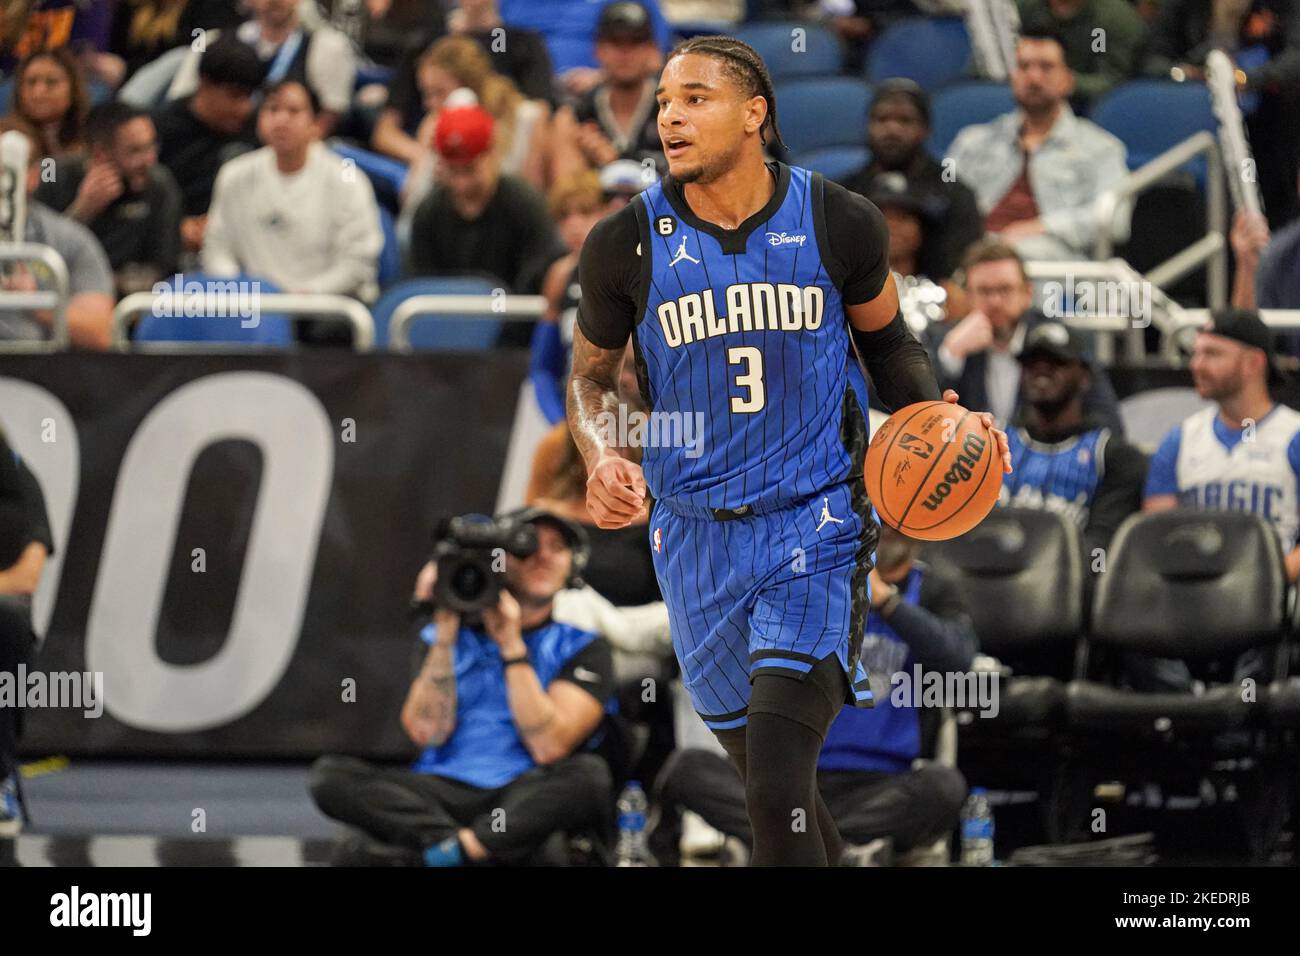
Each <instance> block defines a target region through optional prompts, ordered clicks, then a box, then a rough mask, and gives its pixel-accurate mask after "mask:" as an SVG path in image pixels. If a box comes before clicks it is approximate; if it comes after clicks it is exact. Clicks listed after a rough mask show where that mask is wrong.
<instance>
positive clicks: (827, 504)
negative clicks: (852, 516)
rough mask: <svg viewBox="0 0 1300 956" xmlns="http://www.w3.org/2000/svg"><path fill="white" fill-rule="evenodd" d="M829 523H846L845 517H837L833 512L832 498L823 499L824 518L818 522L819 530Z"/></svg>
mask: <svg viewBox="0 0 1300 956" xmlns="http://www.w3.org/2000/svg"><path fill="white" fill-rule="evenodd" d="M828 524H844V519H843V518H836V517H835V516H834V515H832V514H831V499H830V498H823V499H822V520H821V521H819V522H817V530H818V531H820V530H821V529H822V528H824V527H826V525H828Z"/></svg>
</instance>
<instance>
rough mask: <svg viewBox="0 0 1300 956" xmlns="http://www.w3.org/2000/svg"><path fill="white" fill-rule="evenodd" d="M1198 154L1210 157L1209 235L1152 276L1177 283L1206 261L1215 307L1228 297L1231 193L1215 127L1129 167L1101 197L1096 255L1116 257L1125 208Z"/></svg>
mask: <svg viewBox="0 0 1300 956" xmlns="http://www.w3.org/2000/svg"><path fill="white" fill-rule="evenodd" d="M1198 156H1204V157H1205V159H1206V164H1207V168H1206V177H1205V208H1206V218H1207V222H1206V225H1207V227H1208V228H1207V231H1206V234H1205V235H1204V236H1202V237H1201V238H1200V239H1198V240H1197V241H1196V242H1194V243H1192V244H1191V245H1190V246H1188V247H1186V248H1185V249H1182V250H1180V251H1179V252H1176V253H1175V254H1174V255H1172V256H1170V257H1169V258H1168V259H1166V260H1165V261H1164V262H1162V263H1160V265H1158V266H1156V267H1154V268H1153V269H1151V270H1150V271H1149V272H1148V273H1147V274H1146V277H1145V278H1146V280H1147V281H1148V282H1150V283H1152V284H1153V285H1154V286H1156V287H1157V288H1159V287H1161V286H1167V285H1171V284H1172V283H1174V282H1177V281H1178V280H1179V279H1181V278H1183V276H1185V275H1188V274H1189V273H1191V272H1193V271H1194V270H1196V269H1197V268H1199V267H1200V266H1201V265H1205V266H1206V301H1208V302H1209V303H1210V307H1211V308H1214V309H1218V308H1222V307H1223V306H1225V305H1226V304H1227V302H1228V244H1227V240H1226V238H1225V237H1226V235H1227V229H1228V197H1227V189H1226V186H1225V183H1224V171H1223V159H1222V157H1221V155H1220V153H1219V143H1218V141H1217V140H1216V139H1215V138H1214V135H1213V134H1212V133H1208V132H1205V131H1204V130H1202V131H1201V132H1199V133H1195V134H1193V135H1192V136H1189V137H1188V138H1187V139H1185V140H1183V141H1182V142H1181V143H1178V144H1177V145H1175V146H1171V147H1170V148H1169V149H1167V150H1165V151H1164V152H1163V153H1161V154H1160V155H1159V156H1157V157H1155V158H1154V159H1152V160H1151V161H1150V162H1148V163H1145V164H1144V165H1143V166H1142V167H1141V168H1139V169H1135V170H1134V171H1133V172H1131V173H1129V174H1128V175H1127V176H1125V177H1124V179H1123V180H1122V181H1121V182H1120V183H1119V184H1118V185H1117V186H1116V187H1115V188H1114V189H1109V190H1107V191H1106V192H1104V193H1102V194H1101V195H1100V196H1098V197H1097V199H1096V201H1095V202H1094V204H1093V211H1094V214H1095V215H1096V218H1097V225H1098V229H1097V241H1096V243H1095V244H1094V246H1093V259H1095V260H1097V261H1099V262H1102V261H1106V260H1108V259H1110V258H1111V257H1112V256H1113V255H1114V250H1115V230H1116V223H1117V220H1118V219H1119V217H1120V215H1121V214H1129V213H1131V211H1132V209H1131V206H1130V203H1131V201H1132V200H1134V199H1135V198H1136V197H1137V196H1138V195H1139V194H1141V193H1142V192H1144V191H1146V190H1147V189H1148V188H1150V187H1151V186H1153V185H1155V184H1156V183H1157V182H1158V181H1159V180H1161V179H1163V178H1164V177H1165V176H1167V175H1169V174H1170V173H1172V172H1173V171H1174V170H1176V169H1179V168H1181V167H1182V166H1184V165H1185V164H1187V163H1188V162H1190V161H1191V160H1193V159H1196V158H1197V157H1198ZM1130 336H1131V343H1132V344H1130V350H1132V351H1135V352H1136V354H1140V351H1141V349H1140V343H1141V339H1142V337H1143V336H1142V330H1141V329H1140V328H1135V329H1133V330H1132V332H1131V333H1130Z"/></svg>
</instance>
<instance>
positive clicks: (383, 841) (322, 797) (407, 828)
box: [310, 509, 614, 866]
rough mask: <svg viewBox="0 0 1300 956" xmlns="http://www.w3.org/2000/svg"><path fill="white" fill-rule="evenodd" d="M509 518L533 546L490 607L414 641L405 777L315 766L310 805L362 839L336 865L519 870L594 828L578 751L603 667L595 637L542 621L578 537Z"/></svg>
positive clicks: (446, 620)
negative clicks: (417, 649)
mask: <svg viewBox="0 0 1300 956" xmlns="http://www.w3.org/2000/svg"><path fill="white" fill-rule="evenodd" d="M516 519H517V520H520V521H526V522H528V523H530V524H532V525H534V526H535V528H536V530H537V544H538V547H537V551H536V553H534V554H533V555H532V556H530V557H528V558H515V557H512V556H508V557H507V558H506V570H505V587H504V588H503V589H502V592H501V596H500V600H499V602H498V604H497V606H496V607H494V608H489V609H488V610H487V611H485V612H484V613H483V615H482V617H483V621H482V623H481V624H473V625H471V624H467V623H465V622H463V621H462V620H461V619H460V617H459V615H457V614H455V613H454V612H452V611H450V610H448V609H445V608H439V609H437V611H436V612H435V616H434V620H433V622H432V623H430V624H428V625H427V626H425V627H424V629H423V630H422V632H421V638H422V639H423V641H424V642H425V643H426V644H428V645H429V650H428V652H427V653H426V655H425V658H424V663H423V665H422V666H421V668H420V672H419V674H418V676H417V677H416V678H415V681H414V682H413V683H412V684H411V689H410V692H409V694H408V695H407V698H406V704H405V706H404V707H403V708H402V726H403V727H404V728H405V730H406V732H407V734H408V735H409V736H410V738H411V740H413V741H414V742H415V743H416V744H417V745H418V746H420V747H422V748H424V749H423V752H422V753H421V754H420V756H419V758H418V759H417V760H416V762H415V765H414V766H413V767H412V768H411V769H410V770H399V769H388V768H382V767H376V766H372V765H370V764H367V763H365V762H363V761H361V760H357V759H354V758H350V757H337V756H327V757H322V758H321V759H320V760H318V761H317V762H316V765H315V766H314V767H313V769H312V778H311V783H310V788H311V793H312V797H313V798H314V799H315V801H316V805H317V806H318V807H319V808H320V809H321V811H322V812H323V813H325V814H326V815H327V816H330V817H332V818H334V819H336V820H339V821H341V822H343V823H346V824H349V825H351V826H352V827H355V828H357V829H359V830H360V831H361V833H360V834H358V835H357V836H355V837H354V838H353V839H352V840H351V841H346V842H345V844H344V846H343V847H341V848H340V851H341V852H340V854H339V855H338V856H337V857H336V862H345V863H346V862H351V863H378V862H386V863H389V864H392V865H402V864H409V865H418V864H419V863H420V862H423V863H424V864H426V865H429V866H458V865H463V864H468V863H480V862H487V861H490V860H493V861H501V862H507V863H513V862H521V861H524V860H526V859H528V858H529V857H530V856H531V855H532V854H533V853H534V852H535V851H536V850H537V849H538V848H539V847H540V846H541V845H542V844H543V843H544V842H545V841H546V840H547V839H548V838H549V837H550V836H551V835H552V834H554V833H557V832H568V831H571V830H575V829H580V828H583V827H594V828H597V829H601V828H604V827H606V825H607V823H608V815H609V810H610V807H611V805H612V802H613V797H612V794H611V789H612V782H611V777H610V771H609V769H608V767H607V766H606V764H605V763H604V761H603V760H602V759H601V758H600V757H598V756H596V755H595V754H593V753H585V752H583V749H584V745H586V744H588V743H591V742H593V741H592V738H593V735H594V734H595V733H596V731H597V728H598V727H599V726H600V724H601V722H602V719H603V717H604V714H605V711H606V707H607V703H608V702H609V700H610V698H611V697H612V695H613V691H614V673H613V660H612V654H611V651H610V648H609V645H608V644H607V643H606V641H605V640H604V638H602V637H600V636H598V635H597V634H595V633H594V632H592V631H589V630H585V629H582V628H578V627H574V626H572V625H568V624H560V623H557V622H556V621H555V620H553V619H552V616H551V613H552V610H553V605H554V599H555V596H556V594H558V593H559V592H560V591H561V590H562V589H563V588H564V587H566V586H567V585H568V584H569V583H571V582H573V581H574V579H575V567H577V566H578V565H575V557H574V555H575V551H581V552H585V548H586V545H585V540H584V536H583V534H582V532H581V531H580V530H579V529H577V528H576V527H575V526H574V525H572V524H571V523H570V522H568V521H566V520H565V519H563V518H561V517H559V516H557V515H554V514H551V513H549V512H544V511H541V510H539V509H529V510H527V511H525V512H520V513H517V514H516ZM580 563H581V562H580V561H579V564H580ZM435 577H436V568H435V565H433V564H429V565H427V566H426V567H425V568H424V570H423V571H422V572H421V573H420V577H419V579H418V580H417V582H416V598H417V600H430V599H431V597H432V594H433V584H434V580H435Z"/></svg>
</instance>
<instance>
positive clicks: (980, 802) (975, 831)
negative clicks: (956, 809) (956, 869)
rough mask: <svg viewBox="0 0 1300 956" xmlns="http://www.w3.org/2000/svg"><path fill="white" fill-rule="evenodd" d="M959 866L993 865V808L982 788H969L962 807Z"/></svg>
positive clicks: (986, 792)
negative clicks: (968, 793) (969, 790)
mask: <svg viewBox="0 0 1300 956" xmlns="http://www.w3.org/2000/svg"><path fill="white" fill-rule="evenodd" d="M961 865H962V866H992V865H993V808H992V807H991V806H989V796H988V791H986V790H985V789H984V788H983V787H973V788H971V792H970V796H969V797H967V798H966V805H965V806H964V807H962V811H961Z"/></svg>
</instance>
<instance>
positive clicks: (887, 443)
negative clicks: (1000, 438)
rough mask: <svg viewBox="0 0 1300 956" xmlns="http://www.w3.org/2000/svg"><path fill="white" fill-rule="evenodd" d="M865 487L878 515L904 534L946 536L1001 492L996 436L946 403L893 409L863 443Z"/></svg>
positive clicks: (983, 511)
mask: <svg viewBox="0 0 1300 956" xmlns="http://www.w3.org/2000/svg"><path fill="white" fill-rule="evenodd" d="M865 478H866V483H867V491H868V493H869V494H870V495H871V501H872V503H873V504H874V505H875V506H876V513H877V514H879V515H880V520H881V521H883V522H885V523H886V524H888V525H889V526H890V527H892V528H896V529H897V530H899V531H901V532H902V533H903V534H905V535H907V536H908V537H910V538H919V539H920V540H922V541H946V540H947V539H949V538H955V537H957V536H958V535H960V534H965V533H966V532H967V531H969V530H970V529H971V528H973V527H975V526H976V525H977V524H979V523H980V522H981V521H983V520H984V516H985V515H987V514H988V513H989V512H990V511H991V510H993V505H994V504H995V503H996V502H997V500H998V492H1000V491H1001V490H1002V459H1001V457H1000V456H999V454H998V444H997V439H996V438H994V436H993V434H992V433H991V432H989V430H988V429H987V428H985V427H984V423H983V421H982V420H981V419H980V418H979V416H978V415H976V414H975V413H974V412H970V411H967V410H966V409H964V408H962V407H961V406H960V405H954V404H953V403H951V402H917V403H916V404H914V405H908V406H907V407H906V408H901V409H899V410H898V411H896V412H895V413H894V414H893V415H891V416H890V417H889V419H888V420H887V421H886V422H885V423H884V424H883V425H881V426H880V428H879V429H878V430H877V431H876V434H875V436H874V437H873V438H872V439H871V445H870V446H869V447H868V448H867V460H866V465H865Z"/></svg>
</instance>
